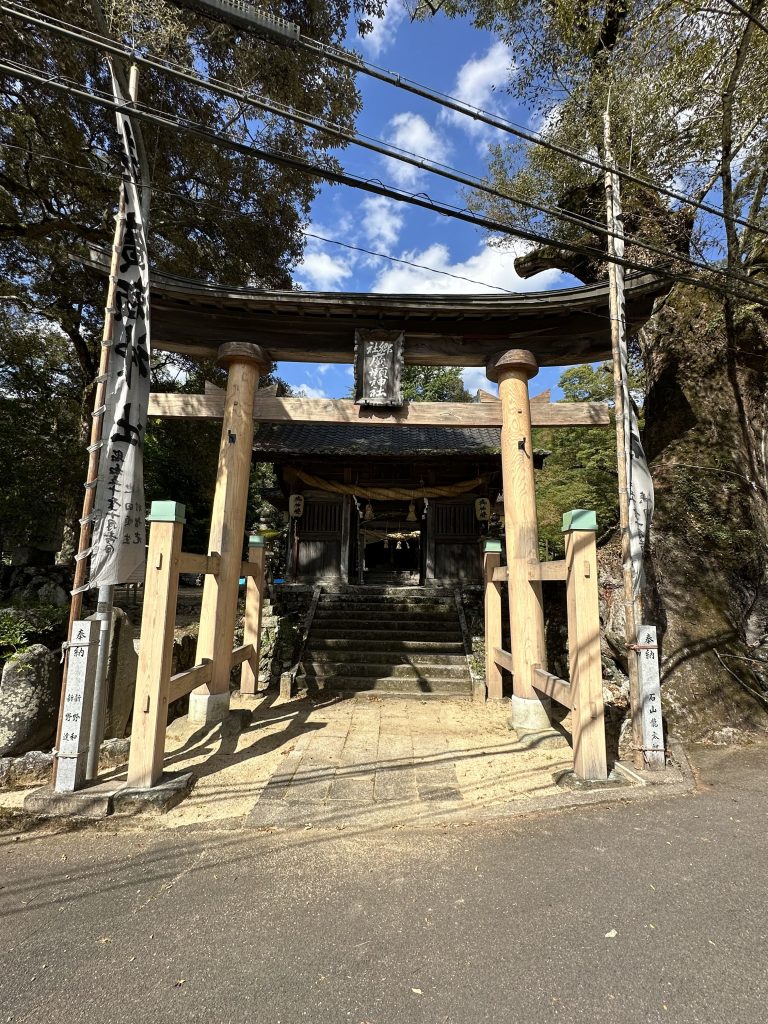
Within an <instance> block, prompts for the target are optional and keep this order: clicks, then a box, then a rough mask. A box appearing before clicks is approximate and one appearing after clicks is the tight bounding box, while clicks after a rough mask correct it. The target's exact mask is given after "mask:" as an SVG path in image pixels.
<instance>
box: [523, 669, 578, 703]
mask: <svg viewBox="0 0 768 1024" xmlns="http://www.w3.org/2000/svg"><path fill="white" fill-rule="evenodd" d="M533 687H534V689H535V690H539V691H540V692H541V693H544V694H546V695H547V697H551V698H552V700H556V701H557V703H558V704H563V705H564V706H565V707H567V708H570V707H571V701H572V699H573V691H572V689H571V685H570V683H566V681H565V680H564V679H561V678H560V677H559V676H553V675H552V673H551V672H545V671H544V669H543V668H539V667H538V666H537V665H534V666H533Z"/></svg>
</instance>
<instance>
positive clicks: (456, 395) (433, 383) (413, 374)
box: [403, 366, 472, 402]
mask: <svg viewBox="0 0 768 1024" xmlns="http://www.w3.org/2000/svg"><path fill="white" fill-rule="evenodd" d="M403 398H405V399H406V401H408V402H471V401H472V396H471V395H470V394H469V392H468V391H467V389H466V388H465V387H464V381H463V380H462V378H461V368H460V367H458V366H406V367H405V368H404V369H403Z"/></svg>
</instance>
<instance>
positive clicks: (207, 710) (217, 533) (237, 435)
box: [189, 342, 269, 724]
mask: <svg viewBox="0 0 768 1024" xmlns="http://www.w3.org/2000/svg"><path fill="white" fill-rule="evenodd" d="M219 363H221V364H223V365H224V366H226V367H228V370H229V376H228V378H227V394H226V399H225V403H224V422H223V423H222V427H221V444H220V447H219V463H218V468H217V471H216V491H215V494H214V498H213V509H212V512H211V532H210V536H209V540H208V554H209V555H215V554H218V555H219V556H220V562H219V571H218V572H217V574H216V575H207V576H206V577H205V585H204V589H203V601H202V607H201V610H200V632H199V634H198V640H197V657H196V659H195V660H196V662H197V663H198V664H199V663H200V662H201V661H203V660H204V659H210V660H211V661H212V662H213V674H212V677H211V681H210V683H209V684H208V685H207V686H202V687H200V688H199V689H198V690H194V691H193V692H192V694H191V695H190V698H189V719H190V721H191V722H199V723H201V724H210V723H213V722H219V721H221V720H222V719H224V718H226V716H227V714H228V713H229V674H230V669H231V659H232V646H233V638H234V632H235V619H236V616H237V596H238V589H239V581H240V570H241V567H242V561H243V546H244V543H245V513H246V507H247V504H248V481H249V479H250V471H251V455H252V449H253V423H254V418H253V401H254V397H255V395H256V391H257V389H258V386H259V377H260V376H261V374H262V373H264V371H265V370H266V368H267V367H268V366H269V358H268V356H267V355H266V354H265V353H264V352H263V350H262V349H261V348H259V346H258V345H251V344H246V343H242V342H228V343H227V344H225V345H221V346H220V348H219Z"/></svg>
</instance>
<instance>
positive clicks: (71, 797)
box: [18, 772, 195, 821]
mask: <svg viewBox="0 0 768 1024" xmlns="http://www.w3.org/2000/svg"><path fill="white" fill-rule="evenodd" d="M194 784H195V776H194V775H193V774H192V772H185V773H183V774H181V775H169V774H164V775H163V776H162V777H161V779H160V782H159V783H158V785H157V786H153V787H152V788H151V789H128V788H127V786H126V785H125V783H122V784H121V785H119V786H115V784H114V783H111V782H102V783H100V784H98V785H96V786H89V787H87V788H86V789H81V790H78V791H77V792H75V793H57V792H56V791H55V790H53V789H52V788H51V787H50V786H44V787H43V788H42V789H36V790H34V791H33V792H31V793H29V794H28V795H27V797H26V798H25V800H24V811H23V815H21V814H20V815H18V817H19V818H21V817H27V816H28V817H30V818H33V819H36V820H48V819H50V818H70V819H73V820H76V821H78V820H82V819H88V820H101V819H103V818H110V817H113V816H115V817H122V818H125V817H133V816H135V815H137V814H143V813H144V814H145V813H150V814H165V813H166V811H169V810H170V809H171V808H172V807H175V806H176V805H177V804H179V803H181V801H182V800H183V799H184V797H186V796H188V795H189V794H190V793H191V792H192V787H193V786H194Z"/></svg>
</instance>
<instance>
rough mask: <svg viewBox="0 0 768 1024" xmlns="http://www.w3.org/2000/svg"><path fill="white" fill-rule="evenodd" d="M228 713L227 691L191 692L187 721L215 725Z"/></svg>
mask: <svg viewBox="0 0 768 1024" xmlns="http://www.w3.org/2000/svg"><path fill="white" fill-rule="evenodd" d="M228 715H229V692H227V693H191V694H190V695H189V716H188V717H189V721H190V722H193V723H194V724H195V725H216V724H217V722H223V721H224V719H225V718H226V717H227V716H228Z"/></svg>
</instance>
